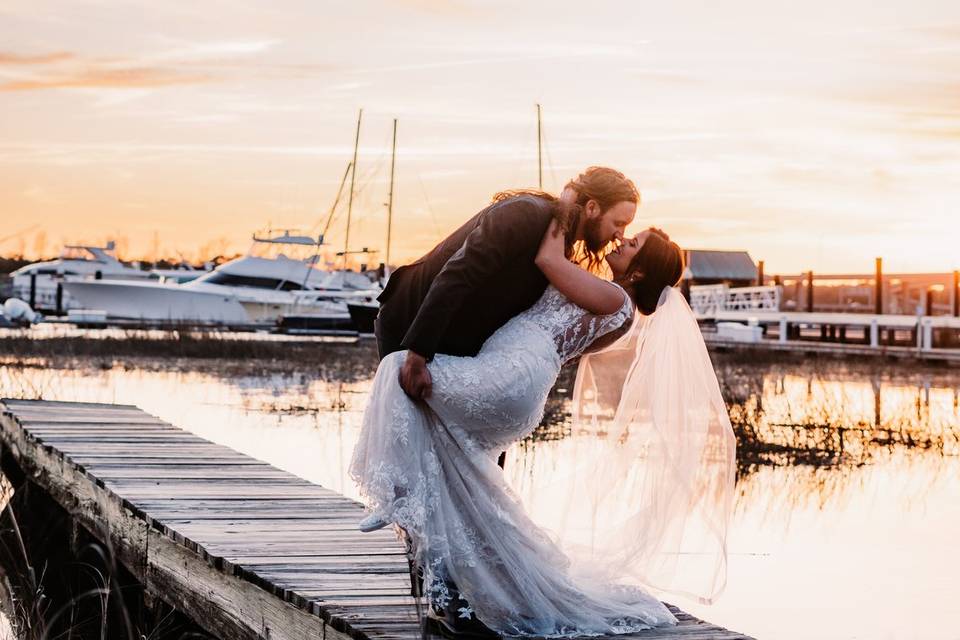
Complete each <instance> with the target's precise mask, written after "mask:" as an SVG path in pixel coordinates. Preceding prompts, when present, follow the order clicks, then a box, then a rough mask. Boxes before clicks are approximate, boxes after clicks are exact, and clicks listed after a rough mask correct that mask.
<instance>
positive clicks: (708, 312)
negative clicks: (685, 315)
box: [690, 284, 781, 318]
mask: <svg viewBox="0 0 960 640" xmlns="http://www.w3.org/2000/svg"><path fill="white" fill-rule="evenodd" d="M780 297H781V287H777V286H768V287H735V288H732V289H731V288H730V287H728V286H727V285H725V284H708V285H698V286H693V287H690V308H692V309H693V312H694V313H695V314H697V317H700V318H706V317H713V316H716V315H717V314H718V313H720V312H723V311H779V310H780Z"/></svg>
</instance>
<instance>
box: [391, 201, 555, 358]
mask: <svg viewBox="0 0 960 640" xmlns="http://www.w3.org/2000/svg"><path fill="white" fill-rule="evenodd" d="M552 209H553V204H552V203H551V202H549V201H547V200H545V199H543V198H539V197H537V196H532V195H519V196H514V197H511V198H508V199H506V200H502V201H500V202H496V203H493V204H491V205H490V206H488V207H487V208H485V209H484V210H483V211H481V212H480V213H478V214H477V215H475V216H474V217H473V218H471V219H470V220H468V221H467V222H466V223H465V224H464V225H463V226H461V227H460V228H459V229H457V230H456V231H454V232H453V233H452V234H450V235H449V236H448V237H447V238H446V239H444V240H443V241H442V242H440V244H438V245H437V246H436V247H434V248H433V249H432V250H431V251H430V252H429V253H427V254H426V255H425V256H423V257H422V258H420V259H419V260H417V261H416V262H414V263H412V264H409V265H406V266H403V267H400V268H398V269H397V270H396V271H394V272H393V274H392V275H391V276H390V279H389V281H388V282H387V286H386V287H385V288H384V290H383V292H382V293H381V294H380V296H379V298H378V300H379V301H380V311H379V314H378V316H377V336H378V339H379V346H380V351H381V353H380V356H381V357H383V356H385V355H387V353H389V352H391V351H397V350H400V349H410V350H412V351H415V352H417V353H419V354H420V355H422V356H424V357H426V358H427V359H428V360H430V359H432V358H433V356H434V355H435V354H437V353H446V354H451V355H457V356H473V355H476V354H477V352H479V351H480V347H482V346H483V343H484V342H485V341H486V340H487V338H489V337H490V336H491V335H492V334H493V332H494V331H496V330H497V329H499V328H500V327H501V326H503V325H504V324H505V323H506V322H507V320H509V319H510V318H512V317H513V316H515V315H517V314H518V313H520V312H521V311H523V310H524V309H527V308H529V307H530V306H531V305H532V304H533V303H534V302H536V301H537V299H538V298H539V297H540V296H541V295H542V294H543V291H544V289H546V287H547V279H546V277H545V276H544V275H543V273H542V272H541V271H540V269H538V268H537V266H536V265H535V264H534V258H535V257H536V255H537V250H538V249H539V247H540V241H541V239H542V238H543V234H544V233H545V232H546V230H547V227H548V225H549V224H550V220H551V218H552Z"/></svg>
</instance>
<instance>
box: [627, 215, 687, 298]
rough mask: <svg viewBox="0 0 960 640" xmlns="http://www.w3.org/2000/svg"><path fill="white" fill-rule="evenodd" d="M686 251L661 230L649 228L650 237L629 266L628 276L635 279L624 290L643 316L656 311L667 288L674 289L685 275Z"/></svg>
mask: <svg viewBox="0 0 960 640" xmlns="http://www.w3.org/2000/svg"><path fill="white" fill-rule="evenodd" d="M683 268H684V264H683V250H681V249H680V247H679V246H678V245H677V243H676V242H673V241H672V240H670V236H668V235H667V234H666V233H664V232H663V231H662V230H660V229H656V228H653V227H651V228H650V235H649V236H647V239H646V240H645V241H644V243H643V246H641V247H640V250H639V251H637V253H636V255H635V256H633V259H632V260H631V261H630V265H629V266H628V267H627V275H628V276H630V275H633V274H637V275H636V279H635V280H633V281H632V282H631V283H630V284H628V285H627V286H626V287H625V288H626V289H627V291H628V292H629V293H630V296H631V297H632V298H633V301H634V302H635V303H636V304H637V308H638V309H639V310H640V312H641V313H643V314H644V315H650V314H651V313H653V312H654V311H656V309H657V302H658V301H659V300H660V294H661V293H663V288H664V287H675V286H676V285H677V283H678V282H680V278H681V277H682V276H683Z"/></svg>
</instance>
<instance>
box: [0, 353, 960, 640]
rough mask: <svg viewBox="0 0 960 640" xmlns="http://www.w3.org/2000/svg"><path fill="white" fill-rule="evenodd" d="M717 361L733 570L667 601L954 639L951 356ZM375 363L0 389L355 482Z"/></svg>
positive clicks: (803, 624)
mask: <svg viewBox="0 0 960 640" xmlns="http://www.w3.org/2000/svg"><path fill="white" fill-rule="evenodd" d="M714 360H715V364H716V368H717V373H718V377H719V379H720V382H721V387H722V391H723V393H724V397H725V398H726V400H727V403H728V406H729V408H730V415H731V419H732V422H733V424H734V427H735V430H736V432H737V436H738V445H739V446H738V449H739V450H738V458H739V467H740V469H739V471H740V474H739V478H738V487H737V488H738V496H737V504H736V516H735V521H734V524H733V528H732V530H731V535H730V553H731V555H730V564H729V567H730V573H729V583H728V584H729V586H728V591H727V592H726V594H725V595H724V596H723V598H722V599H721V600H720V602H719V603H717V604H716V605H714V606H712V607H702V606H699V605H696V604H693V603H689V602H682V601H678V604H681V606H684V607H685V608H687V609H688V610H690V611H691V612H693V613H695V614H698V615H701V616H702V617H705V618H707V619H709V620H711V621H712V622H716V623H717V624H721V625H724V626H728V627H731V628H734V629H738V630H741V631H744V632H746V633H749V634H751V635H755V636H757V637H762V638H809V637H818V638H828V637H830V638H846V637H855V636H856V637H882V638H895V637H925V638H936V637H953V636H951V635H950V632H949V631H948V630H949V629H950V628H956V627H957V625H960V612H958V611H957V610H956V607H954V606H953V600H955V598H956V594H957V591H956V587H955V586H954V585H953V584H952V580H953V578H952V576H955V575H958V573H960V559H958V556H957V554H956V553H955V552H954V545H955V536H956V533H957V532H958V531H960V482H958V479H960V408H958V389H960V371H957V370H953V371H951V370H936V369H910V368H908V367H906V366H901V365H898V367H899V368H898V369H897V370H890V369H887V368H886V365H884V364H882V363H879V362H878V363H863V364H844V363H842V362H839V361H837V362H834V361H814V362H810V363H805V362H795V363H791V364H781V363H763V362H760V363H744V362H741V361H738V360H737V358H736V356H733V355H723V354H715V356H714ZM374 368H375V355H374V351H373V348H372V346H367V347H349V348H347V347H334V348H331V350H330V351H329V352H326V353H325V354H323V355H321V356H318V357H317V358H316V359H310V360H308V361H304V362H298V363H293V364H291V363H290V362H282V361H276V360H251V361H234V360H208V361H204V360H199V359H191V360H149V359H138V358H130V359H126V360H124V361H118V362H114V361H113V360H108V359H95V360H91V359H89V358H85V359H83V360H82V361H79V362H78V361H71V360H69V359H65V358H59V359H53V360H50V361H44V360H35V361H20V362H13V361H7V362H3V361H0V395H5V396H17V397H44V398H49V399H62V400H84V401H95V402H120V403H129V404H136V405H138V406H140V407H141V408H143V409H144V410H145V411H147V412H149V413H152V414H155V415H158V416H160V417H161V418H163V419H164V420H167V421H169V422H171V423H173V424H175V425H177V426H180V427H182V428H185V429H188V430H190V431H193V432H195V433H197V434H198V435H200V436H202V437H205V438H208V439H210V440H213V441H215V442H219V443H221V444H224V445H227V446H229V447H232V448H234V449H237V450H239V451H242V452H244V453H247V454H249V455H252V456H255V457H257V458H259V459H262V460H265V461H267V462H270V463H271V464H274V465H275V466H277V467H280V468H283V469H286V470H288V471H290V472H292V473H295V474H297V475H299V476H301V477H303V478H306V479H308V480H310V481H313V482H317V483H320V484H323V485H325V486H327V487H329V488H331V489H334V490H336V491H340V492H341V493H344V494H346V495H349V496H351V497H357V494H356V489H355V487H354V486H353V483H352V482H350V480H349V479H348V478H347V477H346V469H347V465H348V464H349V460H350V454H351V452H352V449H353V445H354V443H355V442H356V439H357V437H358V434H359V429H360V420H361V417H362V412H363V407H364V405H365V402H366V398H367V395H368V393H369V389H370V384H371V378H372V375H373V371H374ZM572 375H573V371H572V370H567V371H565V373H564V374H563V376H561V379H560V380H559V381H558V383H557V386H556V388H555V389H554V392H553V393H552V394H551V396H550V400H549V404H548V407H547V412H546V417H545V420H544V424H543V425H542V426H541V427H540V428H539V429H538V430H537V431H536V432H535V433H534V435H533V437H532V438H530V439H529V440H527V441H526V442H523V443H519V444H518V445H516V446H514V447H513V448H512V449H511V450H510V451H509V452H508V462H507V473H508V474H509V475H510V477H511V480H512V482H513V483H514V486H517V487H518V488H520V489H521V494H522V489H523V488H524V487H531V486H534V485H535V484H537V482H538V481H540V480H543V479H544V478H548V477H549V476H550V474H552V473H556V472H557V470H558V469H562V468H563V466H564V465H565V464H566V463H567V462H568V461H569V460H570V457H571V456H576V454H577V451H576V441H577V438H576V437H570V435H571V434H570V424H569V402H568V397H569V393H570V391H569V390H570V389H571V388H572V383H573V380H572ZM528 497H529V496H528ZM907 550H909V551H907ZM811 612H815V615H811ZM787 619H789V620H791V623H790V624H789V625H784V621H785V620H787ZM825 629H826V631H825ZM953 635H954V636H955V634H953Z"/></svg>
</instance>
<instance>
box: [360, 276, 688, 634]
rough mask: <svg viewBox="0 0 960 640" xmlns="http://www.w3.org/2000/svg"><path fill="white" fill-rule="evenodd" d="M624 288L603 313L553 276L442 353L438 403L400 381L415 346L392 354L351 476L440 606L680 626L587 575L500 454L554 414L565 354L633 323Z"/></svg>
mask: <svg viewBox="0 0 960 640" xmlns="http://www.w3.org/2000/svg"><path fill="white" fill-rule="evenodd" d="M613 286H617V285H613ZM621 291H622V292H623V296H624V300H623V305H622V306H621V307H620V309H619V310H617V311H616V312H615V313H612V314H610V315H603V316H598V315H594V314H591V313H589V312H587V311H585V310H584V309H582V308H580V307H578V306H577V305H575V304H573V303H572V302H570V301H569V300H568V299H567V298H566V297H565V296H563V295H562V294H561V293H560V292H559V291H558V290H557V289H556V288H554V287H553V286H548V287H547V289H546V290H545V291H544V293H543V296H542V297H541V298H540V299H539V300H538V301H537V302H536V303H535V304H534V305H533V306H532V307H530V308H529V309H527V310H526V311H524V312H523V313H521V314H519V315H517V316H515V317H514V318H512V319H511V320H509V321H508V322H507V323H506V324H505V325H503V326H502V327H501V328H500V329H499V330H497V331H496V332H495V333H494V334H493V335H492V336H490V338H489V339H488V340H487V341H486V342H485V343H484V345H483V347H482V348H481V350H480V352H479V353H478V354H477V356H475V357H457V356H449V355H443V354H437V355H436V356H435V357H434V359H433V360H432V361H431V362H430V363H428V365H427V367H428V370H429V371H430V375H431V377H432V379H433V388H432V392H431V395H430V397H429V398H428V399H427V401H426V405H427V406H424V405H422V404H419V403H416V402H414V401H413V400H411V399H410V398H409V397H408V396H407V395H406V394H405V393H404V392H403V390H402V389H401V387H400V385H399V383H398V375H399V370H400V368H401V366H402V363H403V361H404V358H405V356H406V352H405V351H400V352H394V353H391V354H389V355H388V356H387V357H385V358H384V359H383V361H382V362H381V363H380V366H379V368H378V369H377V373H376V376H375V378H374V382H373V388H372V391H371V394H370V401H369V405H368V407H367V409H366V412H365V414H364V418H363V426H362V431H361V434H360V438H359V441H358V443H357V446H356V448H355V450H354V454H353V459H352V461H351V465H350V475H351V476H352V477H353V478H354V480H355V481H356V482H357V483H358V485H359V487H360V490H361V495H362V496H363V499H364V501H365V503H366V504H367V506H368V508H369V509H370V510H371V511H372V512H374V513H376V514H379V515H380V516H381V517H382V518H383V519H384V520H386V521H387V522H391V523H395V524H397V525H398V526H400V527H401V528H402V529H403V530H404V531H405V532H406V534H407V536H408V537H409V539H410V541H411V543H412V549H413V555H414V561H415V562H416V564H417V565H418V566H420V567H421V568H422V569H423V572H424V583H423V584H424V595H426V596H427V597H428V598H429V600H430V602H431V603H433V604H434V605H435V606H436V607H439V608H442V609H444V610H447V611H450V612H452V613H453V615H454V616H457V615H459V616H463V617H470V615H471V614H474V615H476V617H477V618H478V619H479V620H480V621H481V622H483V623H484V624H486V625H487V626H488V627H490V628H491V629H493V630H494V631H497V632H499V633H501V634H503V635H518V636H522V635H533V636H542V637H575V636H585V635H603V634H619V633H631V632H634V631H640V630H643V629H649V628H651V627H656V626H665V625H674V624H677V619H676V617H675V616H674V615H673V614H672V613H671V612H670V610H669V609H668V608H667V607H666V606H665V605H664V604H663V603H662V602H660V601H659V600H658V599H657V598H655V597H653V596H652V595H650V594H649V593H648V592H647V591H645V590H644V589H641V588H639V587H637V586H628V585H626V584H613V583H610V582H606V581H604V580H602V579H599V578H594V577H592V576H590V575H589V574H586V573H583V572H582V571H578V572H576V573H574V572H573V570H572V567H571V563H570V560H569V558H568V557H567V556H566V555H565V554H564V553H563V551H562V550H561V548H560V547H559V546H558V544H557V543H556V542H555V541H554V537H552V536H551V535H550V533H549V532H548V531H546V530H544V529H541V528H540V527H538V526H537V525H536V524H535V523H534V522H533V521H532V520H531V519H530V518H529V517H528V515H527V514H526V512H525V510H524V507H523V505H522V503H521V501H520V499H519V498H518V495H517V494H516V492H515V491H514V490H513V489H512V488H511V487H510V486H509V485H508V484H507V482H506V481H505V479H504V475H503V471H502V470H501V469H500V467H499V466H498V465H497V457H498V454H499V452H500V451H502V450H504V449H506V448H507V447H508V446H509V445H511V444H512V443H514V442H516V441H518V440H520V439H522V438H524V437H525V436H527V435H528V434H529V433H530V432H531V431H533V430H534V429H535V428H536V427H537V426H538V425H539V424H540V421H541V419H542V417H543V411H544V406H545V404H546V400H547V396H548V394H549V392H550V389H551V388H552V387H553V385H554V383H555V381H556V379H557V375H558V373H559V371H560V368H561V367H562V366H563V364H564V363H565V362H567V361H569V360H570V359H572V358H575V357H577V356H580V355H581V354H582V353H583V352H584V351H585V350H586V348H587V347H588V346H589V345H590V344H591V343H593V342H594V341H595V340H596V339H598V338H600V337H601V336H603V335H605V334H607V333H609V332H610V331H613V330H615V329H618V328H620V327H621V326H623V325H625V324H626V323H630V322H631V320H632V318H633V316H634V306H633V303H632V301H631V299H630V297H629V296H628V295H627V293H626V292H625V291H623V289H621ZM451 581H452V582H453V584H455V585H456V587H457V590H459V593H460V595H461V596H462V598H460V597H458V596H457V595H456V591H454V590H452V589H451V588H450V587H449V584H450V582H451Z"/></svg>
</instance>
